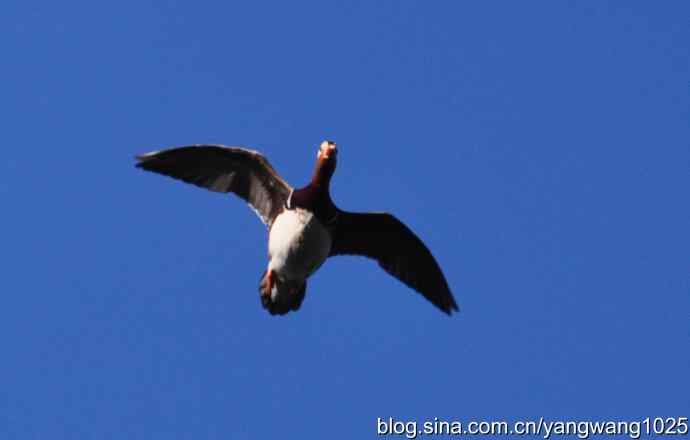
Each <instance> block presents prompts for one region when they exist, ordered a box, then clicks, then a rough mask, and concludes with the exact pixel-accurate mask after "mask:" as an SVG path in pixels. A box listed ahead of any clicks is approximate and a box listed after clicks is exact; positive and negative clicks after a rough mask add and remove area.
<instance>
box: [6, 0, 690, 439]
mask: <svg viewBox="0 0 690 440" xmlns="http://www.w3.org/2000/svg"><path fill="white" fill-rule="evenodd" d="M688 17H690V4H689V3H688V2H683V1H665V2H637V1H630V2H622V1H621V2H599V1H588V2H564V1H541V2H513V1H510V2H499V1H488V2H479V1H475V2H450V1H445V2H443V1H437V2H423V1H417V2H410V1H376V2H374V1H359V2H316V1H314V2H230V1H218V2H175V1H166V2H164V1H161V2H146V1H144V2H142V1H117V2H90V1H89V2H87V1H74V2H72V1H66V2H36V3H32V2H23V1H22V2H20V1H15V0H10V1H8V2H5V3H4V4H3V7H2V14H0V25H1V27H2V29H3V38H2V39H0V50H1V52H2V54H3V62H2V69H1V71H0V78H2V81H1V82H0V90H1V91H2V100H1V103H0V112H1V116H2V121H3V124H2V127H3V129H2V134H3V136H2V137H3V139H4V143H3V153H4V154H3V159H2V160H0V197H1V198H2V205H3V208H2V226H3V227H2V229H1V232H0V237H1V238H2V246H1V247H0V263H2V268H3V270H2V277H1V278H0V287H1V288H0V290H1V295H0V348H1V350H2V357H1V359H2V360H1V361H0V438H2V439H41V440H44V439H98V440H106V439H130V440H134V439H142V440H151V439H156V440H157V439H160V440H171V439H221V438H222V439H258V438H313V439H324V438H334V439H354V438H371V437H374V435H375V429H376V418H377V417H395V418H396V419H402V420H419V421H423V420H426V419H432V418H433V417H439V418H442V419H447V420H463V421H468V420H516V419H524V418H538V417H539V416H544V417H546V418H550V419H563V420H588V419H600V420H604V419H622V420H631V419H639V418H643V417H647V416H652V417H653V416H669V417H670V416H681V415H684V416H688V415H690V414H688V413H689V412H690V397H688V396H689V391H690V379H689V378H688V373H689V372H690V350H689V348H690V270H689V269H690V233H689V226H690V203H688V189H690V124H689V122H688V121H689V120H690V93H689V91H690V82H689V80H690V67H689V62H690V28H689V27H688ZM323 139H333V140H335V141H336V142H337V143H338V146H339V150H340V152H339V163H338V170H337V171H336V175H335V177H334V181H333V188H332V189H333V197H334V199H335V200H336V202H337V203H338V204H339V205H340V206H341V207H342V208H345V209H348V210H362V211H364V210H379V211H381V210H386V211H390V212H392V213H395V214H396V215H397V216H398V217H399V218H400V219H402V220H403V221H404V222H406V223H407V224H408V225H409V226H410V227H411V228H412V229H414V230H415V231H416V232H417V233H418V235H419V236H420V237H422V238H423V239H424V240H425V242H426V243H427V244H428V246H429V247H430V249H431V250H432V251H433V253H434V254H435V256H436V258H437V259H438V261H439V263H440V264H441V266H442V267H443V269H444V271H445V273H446V276H447V278H448V281H449V284H450V285H451V288H452V290H453V292H454V294H455V297H456V298H457V300H458V303H459V304H460V307H461V313H460V314H458V315H455V316H453V317H451V318H449V317H447V316H445V315H443V314H442V313H440V312H439V311H438V310H436V309H435V308H433V307H432V306H431V305H430V304H429V303H427V302H426V301H425V300H424V299H423V298H422V297H421V296H420V295H417V294H415V293H414V292H412V291H411V290H409V289H408V288H406V287H405V286H403V285H402V284H401V283H399V282H398V281H396V280H395V279H393V278H391V277H390V276H388V275H387V274H385V273H384V272H383V271H381V270H380V269H379V268H378V267H377V266H376V264H374V263H373V262H370V261H366V260H364V259H358V258H348V257H341V258H339V259H332V260H330V261H328V262H327V264H325V265H324V266H323V267H322V268H321V269H320V270H319V271H318V272H317V273H316V274H315V275H314V276H313V277H312V278H311V279H310V282H309V290H308V293H307V298H306V300H305V302H304V304H303V306H302V309H301V310H300V311H299V312H298V313H294V314H291V315H289V316H287V317H283V318H280V317H271V316H269V315H268V314H267V313H266V312H265V311H264V310H263V309H262V308H261V306H260V303H259V299H258V293H257V286H258V282H259V276H260V275H261V273H262V271H263V269H264V267H265V265H266V241H265V239H266V233H265V229H264V226H263V225H262V224H261V223H260V221H259V220H258V218H257V217H256V216H255V215H254V213H253V212H252V211H251V210H249V209H247V207H246V206H245V204H244V203H243V202H241V201H239V200H238V199H236V198H233V197H232V196H225V195H219V194H216V193H211V192H207V191H203V190H201V189H198V188H196V187H193V186H189V185H185V184H183V183H180V182H176V181H173V180H170V179H167V178H163V177H161V176H156V175H153V174H148V173H143V172H141V171H140V170H137V169H135V168H134V160H133V156H134V155H135V154H137V153H142V152H146V151H150V150H156V149H161V148H165V147H171V146H179V145H186V144H193V143H222V144H226V145H243V146H248V147H252V148H254V149H258V150H260V151H262V152H264V153H265V154H266V155H267V156H268V158H269V159H270V160H271V162H272V164H273V165H274V166H275V167H276V169H277V170H278V171H279V172H280V173H281V174H282V175H283V176H284V177H285V178H286V179H287V180H288V181H290V182H291V183H292V184H293V185H301V184H303V183H305V182H306V181H307V179H308V177H309V174H310V173H311V170H312V167H313V162H314V160H315V157H316V151H317V148H318V144H319V143H320V142H321V141H322V140H323Z"/></svg>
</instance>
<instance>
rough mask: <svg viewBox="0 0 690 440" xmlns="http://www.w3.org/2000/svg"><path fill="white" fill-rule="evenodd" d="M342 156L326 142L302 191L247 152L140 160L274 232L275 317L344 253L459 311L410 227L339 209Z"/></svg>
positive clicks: (267, 295)
mask: <svg viewBox="0 0 690 440" xmlns="http://www.w3.org/2000/svg"><path fill="white" fill-rule="evenodd" d="M337 158H338V147H337V146H336V144H335V142H333V141H329V140H326V141H323V142H322V143H321V144H320V146H319V148H318V150H317V155H316V164H315V167H314V172H313V174H312V176H311V179H310V181H309V182H308V183H307V184H306V185H305V186H303V187H301V188H293V187H292V186H290V184H288V182H286V181H285V180H284V179H283V178H282V177H281V176H280V175H279V174H278V173H277V172H276V171H275V169H274V168H273V167H272V166H271V164H270V163H269V161H268V160H267V159H266V157H265V156H264V155H262V154H261V153H259V152H258V151H254V150H251V149H247V148H244V147H228V146H224V145H211V144H200V145H189V146H182V147H175V148H169V149H165V150H160V151H153V152H150V153H145V154H142V155H139V156H136V160H137V163H136V167H137V168H140V169H142V170H145V171H150V172H154V173H158V174H161V175H165V176H168V177H172V178H174V179H178V180H181V181H184V182H187V183H190V184H193V185H196V186H198V187H201V188H205V189H207V190H210V191H214V192H218V193H233V194H235V195H236V196H239V197H240V198H241V199H243V200H244V201H245V202H247V204H248V205H249V207H250V208H252V209H253V210H254V211H255V212H256V214H257V215H258V217H259V218H260V219H261V221H263V223H264V224H265V225H266V227H267V229H268V264H267V267H266V270H265V271H264V272H263V274H262V275H261V277H260V281H259V289H258V290H259V298H260V300H261V305H262V306H263V308H264V309H266V310H267V311H268V312H269V313H270V314H271V315H285V314H287V313H288V312H290V311H297V310H299V308H300V307H301V305H302V302H303V301H304V297H305V294H306V290H307V280H308V278H309V277H310V276H312V275H313V274H314V273H315V272H316V271H317V270H318V269H319V268H320V267H321V266H322V265H323V264H324V263H325V262H326V260H327V259H329V258H330V257H336V256H341V255H354V256H362V257H366V258H369V259H371V260H374V261H376V262H378V264H379V266H380V267H381V268H382V269H383V270H384V271H386V272H387V273H388V274H390V275H392V276H393V277H395V278H397V279H398V280H399V281H402V283H404V284H405V285H407V286H408V287H409V288H411V289H413V290H415V291H417V292H418V293H420V294H421V295H422V296H424V298H426V299H427V300H428V301H430V302H431V303H432V304H433V305H434V306H436V307H437V308H438V309H439V310H441V311H442V312H444V313H445V314H447V315H451V314H452V313H453V312H458V311H459V308H458V305H457V303H456V301H455V298H454V297H453V294H452V292H451V291H450V288H449V286H448V282H447V281H446V277H445V276H444V274H443V272H442V270H441V268H440V266H439V264H438V262H437V261H436V259H435V258H434V256H433V255H432V253H431V251H430V250H429V249H428V247H427V246H426V245H425V244H424V242H423V241H422V240H421V239H420V238H419V237H418V236H417V235H416V234H415V233H414V232H412V230H411V229H410V228H408V227H407V226H406V225H405V224H404V223H403V222H401V221H400V220H399V219H398V218H397V217H395V216H394V215H392V214H390V213H387V212H348V211H344V210H342V209H340V208H338V207H337V206H336V204H335V203H334V202H333V199H332V198H331V193H330V184H331V179H332V177H333V174H334V173H335V169H336V163H337Z"/></svg>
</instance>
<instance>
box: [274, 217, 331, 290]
mask: <svg viewBox="0 0 690 440" xmlns="http://www.w3.org/2000/svg"><path fill="white" fill-rule="evenodd" d="M330 251H331V235H330V234H329V233H328V231H327V230H326V228H324V226H323V225H322V224H321V222H320V221H319V220H318V219H317V218H316V217H314V216H313V214H311V213H309V212H307V211H304V210H302V209H292V210H286V211H283V212H282V213H281V214H280V215H278V217H276V219H275V220H274V221H273V226H272V227H271V233H270V235H269V237H268V258H269V259H270V261H269V263H268V268H269V269H270V270H273V271H274V272H276V273H277V274H278V276H280V277H281V278H283V279H286V280H294V281H302V280H305V279H306V278H307V277H309V275H311V274H313V273H314V272H315V271H316V269H318V268H319V267H320V266H321V265H322V264H323V262H324V261H326V258H328V254H329V253H330Z"/></svg>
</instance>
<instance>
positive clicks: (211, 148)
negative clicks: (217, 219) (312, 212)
mask: <svg viewBox="0 0 690 440" xmlns="http://www.w3.org/2000/svg"><path fill="white" fill-rule="evenodd" d="M137 160H138V161H139V162H138V163H137V167H138V168H142V169H144V170H146V171H152V172H155V173H159V174H163V175H166V176H170V177H173V178H175V179H180V180H183V181H185V182H187V183H191V184H194V185H197V186H200V187H202V188H206V189H209V190H211V191H216V192H222V193H228V192H232V193H235V194H237V195H238V196H240V197H241V198H242V199H244V200H245V201H246V202H247V203H248V204H249V205H250V206H251V207H252V209H254V211H256V213H257V214H258V215H259V217H260V218H261V220H262V221H263V222H264V223H265V224H266V225H267V226H270V225H271V223H272V222H273V219H275V217H276V216H277V215H278V214H279V213H280V211H281V210H282V209H283V206H284V205H285V201H286V200H287V198H288V197H289V196H290V192H291V191H292V187H291V186H290V185H288V183H287V182H286V181H285V180H283V179H282V178H281V177H280V176H279V175H278V173H277V172H276V171H275V170H274V169H273V167H272V166H271V164H270V163H269V162H268V160H267V159H266V158H265V157H264V156H263V155H261V154H260V153H258V152H256V151H253V150H248V149H245V148H239V147H225V146H222V145H191V146H187V147H179V148H171V149H168V150H162V151H154V152H151V153H146V154H142V155H141V156H137Z"/></svg>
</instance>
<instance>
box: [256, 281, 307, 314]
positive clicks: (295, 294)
mask: <svg viewBox="0 0 690 440" xmlns="http://www.w3.org/2000/svg"><path fill="white" fill-rule="evenodd" d="M306 291H307V281H306V280H305V281H303V282H302V283H301V284H300V283H294V282H291V281H284V280H281V279H280V278H279V277H277V276H275V275H272V276H271V277H269V276H268V271H265V272H264V273H263V275H261V281H260V283H259V295H260V298H261V305H262V306H263V308H264V309H266V310H267V311H268V313H270V314H271V315H285V314H286V313H288V312H289V311H291V310H299V308H300V306H301V305H302V301H304V296H305V294H306Z"/></svg>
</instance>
